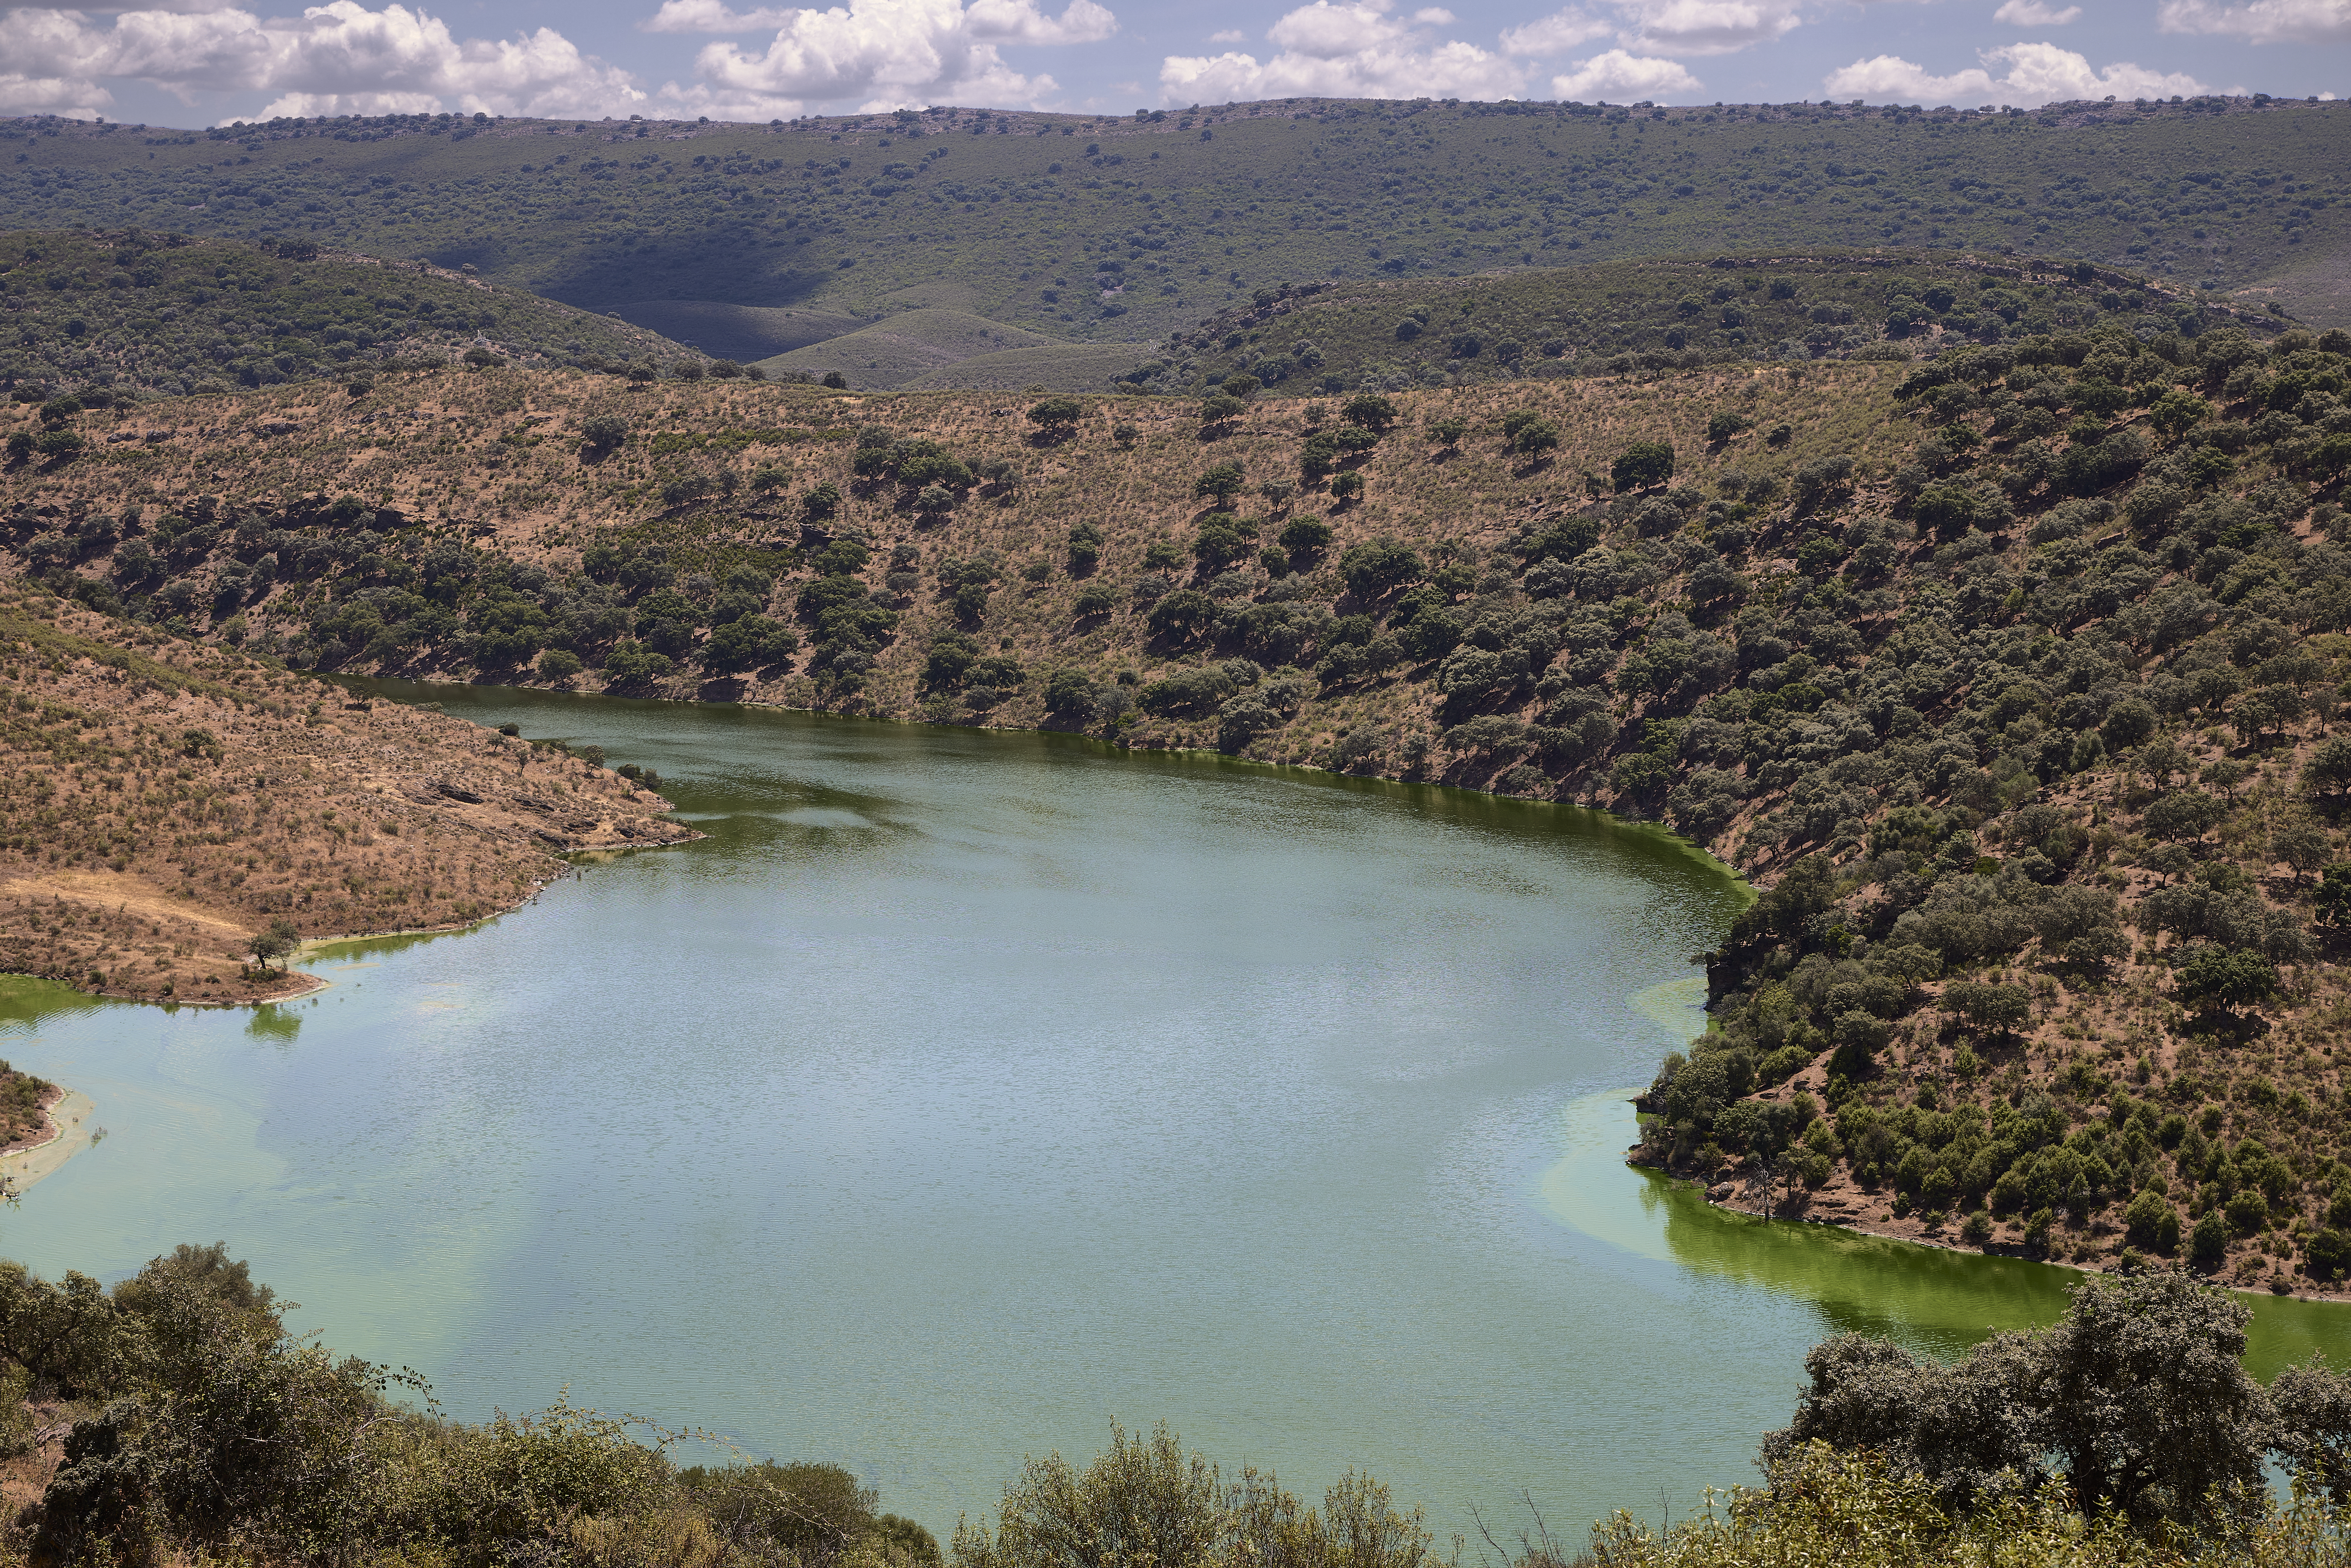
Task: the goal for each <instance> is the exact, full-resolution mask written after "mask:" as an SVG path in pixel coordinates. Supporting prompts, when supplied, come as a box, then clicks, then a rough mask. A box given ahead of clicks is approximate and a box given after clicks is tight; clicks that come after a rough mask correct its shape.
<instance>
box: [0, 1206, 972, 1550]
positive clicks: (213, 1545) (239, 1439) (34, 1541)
mask: <svg viewBox="0 0 2351 1568" xmlns="http://www.w3.org/2000/svg"><path fill="white" fill-rule="evenodd" d="M0 1364H5V1372H0V1401H5V1409H0V1450H5V1452H0V1463H5V1465H6V1466H7V1468H8V1469H10V1470H11V1471H13V1472H14V1474H13V1475H12V1476H11V1479H12V1480H13V1481H16V1482H17V1483H18V1484H20V1485H21V1484H22V1483H24V1482H26V1481H30V1482H32V1483H33V1486H32V1490H34V1491H35V1493H36V1495H37V1502H35V1503H33V1504H32V1506H30V1507H29V1508H27V1509H26V1511H24V1512H23V1513H22V1514H21V1515H19V1516H18V1517H16V1518H15V1519H13V1520H11V1521H8V1522H7V1523H6V1524H5V1526H0V1530H4V1531H5V1537H0V1557H5V1558H6V1559H8V1560H11V1561H14V1562H17V1563H23V1562H26V1561H28V1560H29V1561H31V1562H36V1563H42V1562H47V1563H59V1562H78V1563H144V1562H159V1561H175V1560H176V1561H185V1560H187V1558H188V1555H189V1554H193V1555H194V1556H196V1557H198V1558H200V1559H203V1560H210V1561H218V1560H223V1559H241V1560H245V1561H259V1562H273V1563H310V1562H318V1563H351V1562H371V1563H393V1562H398V1563H419V1562H424V1563H445V1564H451V1565H453V1568H454V1565H458V1564H473V1563H512V1562H515V1561H518V1560H528V1561H538V1562H548V1563H582V1564H596V1565H613V1568H617V1565H621V1564H653V1563H664V1564H674V1565H676V1568H688V1565H707V1564H715V1563H768V1564H801V1565H806V1568H935V1565H936V1564H937V1563H938V1561H939V1551H938V1545H937V1542H935V1540H934V1539H933V1538H932V1537H931V1535H930V1534H929V1532H928V1531H925V1530H924V1529H923V1528H922V1527H921V1526H919V1525H916V1524H914V1523H912V1522H911V1521H906V1520H903V1519H899V1518H897V1517H895V1516H893V1515H890V1514H886V1513H883V1512H880V1511H879V1508H878V1504H879V1500H878V1498H877V1497H876V1496H875V1494H874V1493H873V1492H872V1490H870V1489H868V1488H864V1487H862V1486H860V1485H859V1484H858V1483H857V1481H856V1480H855V1479H854V1478H852V1476H850V1475H849V1474H848V1473H847V1472H846V1471H844V1470H842V1469H840V1468H839V1467H838V1466H835V1465H828V1464H810V1463H794V1464H777V1463H773V1462H758V1463H751V1462H742V1461H737V1462H734V1463H728V1464H723V1465H719V1466H716V1467H713V1466H707V1465H705V1466H695V1467H681V1466H679V1465H676V1464H674V1463H673V1462H672V1460H671V1458H670V1457H669V1454H670V1450H671V1449H673V1448H674V1447H675V1446H676V1444H677V1443H678V1442H679V1441H681V1440H682V1439H684V1438H686V1437H689V1436H690V1435H689V1434H687V1433H684V1432H672V1431H665V1430H663V1429H661V1428H659V1427H653V1426H651V1425H649V1424H647V1423H645V1422H642V1421H638V1420H634V1419H632V1418H628V1417H620V1416H607V1415H603V1414H601V1413H599V1412H596V1411H593V1410H584V1409H580V1408H576V1407H574V1406H571V1405H569V1403H567V1402H565V1401H562V1400H559V1401H558V1402H557V1403H556V1404H555V1405H554V1406H552V1407H551V1408H549V1409H547V1410H545V1411H541V1412H539V1413H538V1414H535V1415H529V1416H507V1415H503V1414H501V1415H498V1416H494V1417H493V1418H492V1419H490V1420H489V1421H486V1422H484V1423H481V1424H480V1425H468V1424H465V1423H461V1422H456V1421H452V1420H448V1419H446V1418H444V1417H443V1416H440V1415H439V1414H438V1413H437V1412H436V1411H435V1410H434V1406H433V1404H432V1401H431V1394H430V1390H429V1388H427V1387H426V1385H424V1383H423V1380H422V1379H421V1378H419V1377H418V1376H417V1375H415V1374H414V1373H412V1372H406V1371H401V1372H395V1371H393V1370H392V1369H391V1368H389V1367H384V1366H377V1365H373V1364H369V1363H367V1362H363V1361H360V1360H358V1359H356V1358H353V1357H343V1358H338V1357H336V1356H335V1355H333V1354H331V1353H330V1352H329V1351H328V1350H327V1349H326V1348H324V1347H323V1346H321V1345H319V1343H317V1342H316V1341H315V1339H311V1338H308V1337H300V1336H297V1335H295V1334H293V1333H289V1332H288V1331H287V1327H286V1325H285V1322H284V1319H283V1315H282V1307H281V1305H280V1303H279V1302H278V1301H277V1300H276V1298H275V1297H274V1296H273V1294H272V1293H271V1291H269V1289H268V1288H267V1287H266V1286H264V1285H261V1284H259V1283H257V1282H256V1281H254V1280H253V1279H252V1278H251V1275H250V1272H249V1271H248V1270H247V1269H246V1265H245V1264H243V1263H241V1262H235V1261H232V1260H230V1258H229V1256H228V1253H227V1250H226V1249H225V1247H223V1246H218V1245H215V1246H211V1247H189V1246H182V1247H180V1248H178V1249H175V1250H174V1251H172V1253H171V1254H169V1255H168V1256H165V1257H161V1258H157V1259H155V1260H153V1261H152V1262H151V1263H149V1264H148V1265H147V1267H146V1268H144V1269H142V1270H140V1271H139V1272H138V1273H137V1274H136V1275H134V1276H133V1277H131V1279H129V1280H126V1281H123V1282H122V1283H120V1284H119V1285H117V1286H115V1287H114V1288H113V1289H112V1290H107V1289H106V1288H104V1287H102V1286H101V1285H99V1282H98V1281H95V1280H91V1279H89V1277H87V1276H85V1275H81V1274H68V1275H67V1276H66V1279H65V1280H64V1281H63V1282H62V1283H57V1284H52V1283H50V1282H48V1281H43V1280H40V1279H38V1278H36V1277H35V1276H33V1275H31V1274H29V1273H27V1272H26V1270H24V1268H23V1267H22V1266H21V1265H17V1264H13V1263H11V1264H0ZM60 1439H62V1440H61V1441H60Z"/></svg>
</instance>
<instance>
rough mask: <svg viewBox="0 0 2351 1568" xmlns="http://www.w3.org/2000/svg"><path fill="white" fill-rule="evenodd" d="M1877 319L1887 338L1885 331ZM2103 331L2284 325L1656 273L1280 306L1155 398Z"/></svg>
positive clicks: (1974, 269) (1457, 282)
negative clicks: (1179, 391) (1245, 379)
mask: <svg viewBox="0 0 2351 1568" xmlns="http://www.w3.org/2000/svg"><path fill="white" fill-rule="evenodd" d="M1889 315H1891V316H1892V318H1893V322H1894V325H1893V327H1892V328H1889V325H1888V318H1889ZM2099 321H2107V322H2110V323H2112V324H2114V325H2117V326H2121V327H2124V328H2126V329H2130V330H2133V331H2137V330H2139V329H2145V330H2146V331H2147V333H2150V334H2154V333H2162V332H2171V331H2176V330H2178V329H2179V327H2180V325H2181V323H2182V322H2183V321H2187V322H2189V323H2193V324H2195V325H2196V326H2199V327H2201V326H2204V325H2220V324H2224V323H2231V322H2233V323H2236V324H2240V325H2244V326H2247V327H2248V328H2249V329H2252V330H2253V331H2255V332H2259V333H2263V334H2266V333H2269V332H2273V331H2275V330H2276V329H2278V328H2279V327H2280V326H2282V325H2283V322H2281V321H2279V320H2278V319H2276V318H2274V317H2273V316H2271V315H2269V314H2268V312H2267V311H2265V310H2262V309H2259V308H2251V309H2242V310H2240V309H2237V308H2232V307H2230V306H2227V305H2222V304H2218V303H2215V302H2212V301H2210V300H2205V301H2201V302H2199V301H2198V300H2197V299H2196V298H2194V297H2193V296H2192V295H2189V294H2186V293H2183V292H2180V291H2177V290H2174V289H2172V288H2170V287H2167V286H2166V285H2164V284H2163V283H2161V282H2159V281H2155V280H2150V279H2148V278H2146V277H2143V276H2140V275H2135V274H2124V273H2117V272H2112V271H2108V270H2105V269H2103V268H2093V269H2091V276H2089V277H2086V278H2085V277H2079V276H2078V275H2077V274H2076V272H2075V271H2074V268H2073V267H2071V266H2070V265H2064V264H2059V263H2055V262H2051V261H2047V260H2043V259H2035V258H2030V257H2020V258H2016V259H2010V258H2006V257H2000V256H1993V257H1989V258H1982V259H1977V258H1972V257H1961V256H1950V255H1947V254H1938V253H1934V252H1910V251H1897V250H1878V251H1873V252H1855V253H1849V254H1844V255H1836V254H1828V253H1820V252H1815V253H1812V254H1808V255H1800V256H1765V255H1742V256H1696V257H1685V256H1676V257H1660V258H1656V259H1652V260H1648V261H1641V262H1604V263H1598V264H1594V265H1592V266H1588V267H1558V268H1534V269H1526V270H1520V271H1516V272H1508V273H1501V274H1498V275H1495V276H1491V277H1476V278H1447V279H1437V278H1419V279H1413V280H1410V281H1401V282H1390V281H1365V282H1351V283H1341V284H1333V285H1326V286H1324V287H1322V289H1321V290H1320V291H1319V292H1314V293H1308V292H1306V291H1305V290H1303V289H1301V290H1292V291H1287V292H1285V293H1284V294H1283V295H1282V296H1281V297H1280V298H1270V299H1267V300H1265V301H1264V302H1263V303H1255V302H1253V303H1252V304H1250V305H1249V306H1247V307H1242V308H1235V309H1232V310H1228V311H1224V312H1221V313H1219V314H1218V315H1217V316H1215V317H1212V318H1210V319H1208V320H1207V321H1205V322H1202V323H1201V324H1200V325H1199V326H1198V327H1196V328H1195V329H1192V330H1190V331H1188V332H1178V333H1175V334H1171V336H1170V337H1169V339H1168V340H1167V342H1166V343H1165V344H1164V345H1162V346H1161V349H1162V352H1163V353H1164V354H1165V358H1164V359H1163V360H1161V361H1158V363H1160V364H1162V365H1165V375H1164V376H1158V377H1155V380H1162V381H1175V382H1186V381H1194V380H1197V381H1221V380H1222V379H1223V378H1224V377H1225V376H1227V375H1230V374H1233V373H1235V372H1238V371H1247V372H1249V373H1251V374H1254V375H1255V376H1256V377H1257V378H1258V379H1259V381H1261V382H1266V383H1267V384H1269V385H1271V386H1275V387H1278V388H1279V389H1280V391H1282V392H1300V391H1302V390H1304V389H1307V388H1311V387H1313V386H1316V385H1318V384H1323V383H1325V382H1328V383H1329V384H1332V385H1335V386H1347V387H1354V386H1367V387H1385V388H1389V389H1392V390H1400V389H1402V388H1404V387H1407V386H1412V385H1416V384H1420V385H1442V384H1445V383H1446V382H1458V381H1464V380H1468V381H1491V380H1510V379H1513V378H1524V377H1541V376H1549V375H1591V374H1593V373H1595V372H1599V371H1603V370H1604V369H1605V368H1606V367H1607V366H1608V365H1609V363H1610V361H1613V360H1614V358H1615V356H1617V355H1619V354H1625V353H1635V354H1642V355H1647V356H1650V357H1651V359H1652V360H1653V361H1655V360H1656V356H1659V355H1673V354H1677V353H1678V354H1679V355H1680V356H1681V357H1682V358H1683V359H1684V360H1687V359H1689V358H1691V357H1693V356H1695V357H1697V358H1698V359H1706V358H1713V359H1728V358H1733V357H1736V358H1743V359H1757V358H1762V359H1772V358H1777V359H1785V360H1795V361H1802V360H1806V359H1844V358H1849V357H1852V356H1854V355H1855V354H1860V355H1863V356H1868V355H1872V354H1884V355H1886V356H1888V357H1893V358H1907V357H1909V356H1911V355H1912V354H1914V353H1922V352H1928V353H1931V352H1933V351H1936V350H1939V349H1942V348H1946V347H1950V346H1953V345H1955V344H1957V343H1959V342H1961V341H1964V340H1970V339H1978V338H1980V339H1987V340H1992V341H1998V340H2001V339H2002V338H2009V339H2019V338H2024V337H2029V336H2032V334H2034V333H2036V332H2040V333H2045V332H2049V331H2051V330H2054V329H2068V328H2081V327H2086V326H2090V325H2093V324H2095V323H2096V322H2099Z"/></svg>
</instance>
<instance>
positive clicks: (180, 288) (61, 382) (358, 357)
mask: <svg viewBox="0 0 2351 1568" xmlns="http://www.w3.org/2000/svg"><path fill="white" fill-rule="evenodd" d="M0 308H5V310H6V311H7V312H8V315H9V320H10V323H11V326H12V329H13V330H14V334H15V335H14V339H13V340H12V341H11V342H10V343H9V344H8V345H6V346H5V347H0V385H5V386H6V387H9V388H13V389H19V390H26V391H32V392H40V393H42V394H44V395H46V394H47V392H53V391H57V390H62V389H66V388H75V389H83V390H97V391H100V392H109V393H126V394H138V393H143V392H161V393H164V394H178V393H183V392H203V391H224V390H226V389H227V388H229V387H232V386H237V385H244V386H274V385H277V383H279V382H293V381H308V380H318V379H322V378H335V377H342V378H350V377H351V376H355V375H361V374H364V373H366V372H367V371H369V370H370V369H371V367H372V366H375V365H377V364H381V363H382V362H384V361H387V360H394V361H396V360H400V359H403V358H406V359H427V360H432V361H441V360H444V359H452V358H457V357H460V356H463V355H465V354H466V353H468V352H473V351H475V350H481V351H484V352H488V353H493V354H496V355H498V356H500V357H501V358H512V359H519V360H525V361H536V362H541V363H545V362H551V361H564V362H569V361H577V360H582V359H585V360H588V361H591V362H601V361H605V360H611V361H638V360H653V359H660V360H663V361H672V360H674V359H676V358H679V357H681V356H682V355H684V350H682V349H681V348H680V347H679V346H678V345H676V344H674V343H672V342H670V341H669V340H666V339H664V338H662V337H660V336H659V335H657V334H655V333H653V332H648V331H645V330H643V329H641V328H635V327H632V326H630V325H629V324H628V323H626V322H624V321H618V320H614V319H610V318H607V317H602V316H598V315H593V314H591V313H590V312H587V311H583V310H580V309H577V308H573V307H571V306H568V305H559V304H556V303H555V302H553V301H552V300H547V299H540V298H536V297H535V296H532V295H529V294H526V293H524V292H522V291H520V290H518V289H515V288H511V287H493V286H492V285H490V284H488V283H486V282H484V281H482V280H480V279H479V278H474V277H466V276H465V275H463V274H460V273H453V272H449V271H446V270H444V269H443V268H440V267H431V266H424V265H419V264H415V263H407V264H395V263H388V262H385V261H382V260H381V259H379V258H378V257H375V256H360V255H349V254H346V255H336V254H333V253H329V252H320V251H319V250H318V248H317V247H316V246H313V245H311V244H310V243H309V242H308V241H300V242H296V241H287V242H284V243H279V242H277V241H266V242H264V243H263V244H262V245H260V246H251V245H246V244H242V243H239V242H235V241H230V240H216V239H202V240H192V239H190V238H189V237H188V236H187V235H183V234H178V233H158V232H153V231H147V230H139V229H109V230H90V231H79V232H77V231H67V230H57V229H50V230H43V231H39V232H36V233H29V234H13V235H0ZM35 401H39V399H38V398H36V399H35Z"/></svg>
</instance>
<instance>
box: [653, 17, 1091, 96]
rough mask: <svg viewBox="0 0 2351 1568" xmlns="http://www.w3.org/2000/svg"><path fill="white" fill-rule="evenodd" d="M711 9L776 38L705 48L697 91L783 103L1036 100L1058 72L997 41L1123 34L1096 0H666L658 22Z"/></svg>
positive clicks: (668, 26)
mask: <svg viewBox="0 0 2351 1568" xmlns="http://www.w3.org/2000/svg"><path fill="white" fill-rule="evenodd" d="M704 8H706V10H707V12H708V13H710V14H712V15H714V16H718V17H720V18H722V19H725V18H732V19H733V20H735V21H740V20H742V19H743V17H744V16H756V17H758V18H760V23H759V25H760V26H763V27H764V26H770V25H772V26H776V27H777V33H776V36H775V37H774V39H773V40H772V41H770V42H769V43H768V47H767V48H766V49H765V50H764V51H762V52H760V53H757V54H753V53H747V52H746V51H744V50H742V49H738V48H737V47H735V46H734V45H732V44H711V45H709V46H707V47H705V48H704V49H703V51H702V53H701V55H700V56H699V57H697V58H696V60H695V70H696V72H697V73H698V74H699V75H700V76H701V77H702V78H703V81H704V85H703V86H702V87H701V88H698V89H695V91H696V92H700V93H704V94H707V95H716V98H719V99H729V98H733V99H758V100H759V101H762V102H771V103H778V104H780V103H782V102H785V101H787V100H790V101H795V102H797V101H799V100H814V101H820V102H822V101H829V100H837V99H850V98H855V99H862V100H863V103H862V107H863V108H864V109H866V110H880V109H898V108H920V107H922V106H924V105H926V104H932V103H945V102H963V103H990V104H1004V103H1029V104H1033V103H1036V102H1038V101H1039V100H1040V99H1043V98H1045V97H1047V96H1049V95H1050V94H1051V93H1052V92H1053V90H1054V86H1055V84H1054V81H1053V78H1051V77H1050V76H1042V75H1040V76H1034V77H1030V76H1023V75H1022V74H1020V73H1019V71H1016V70H1014V69H1013V68H1011V67H1010V66H1008V65H1007V64H1006V63H1005V62H1004V60H1003V58H1002V57H1000V56H998V53H997V46H998V44H1083V43H1094V42H1097V41H1099V40H1101V39H1103V38H1106V37H1110V36H1111V35H1112V34H1113V32H1115V31H1117V29H1118V19H1117V18H1116V17H1115V16H1113V15H1112V14H1111V13H1110V12H1109V11H1108V10H1106V9H1105V8H1103V7H1102V5H1097V4H1095V0H1070V4H1069V6H1068V8H1067V9H1065V10H1064V11H1063V12H1062V13H1061V16H1046V15H1045V14H1044V13H1043V12H1041V11H1040V10H1039V9H1038V7H1037V5H1036V3H1035V0H973V4H972V5H971V6H970V8H969V9H968V10H967V9H966V8H965V7H964V6H963V5H962V4H961V3H960V0H851V5H850V6H849V8H848V9H846V10H844V9H842V8H841V7H840V6H838V5H836V6H834V7H832V8H831V10H827V11H811V10H792V11H764V10H763V11H758V12H752V13H746V14H743V15H742V16H737V14H735V13H731V12H727V11H726V7H725V6H724V5H723V4H722V3H720V0H666V3H665V4H664V5H663V6H662V9H661V11H660V13H659V14H657V15H656V16H655V17H654V19H653V22H652V23H650V24H648V25H649V26H654V27H659V28H663V29H664V30H672V31H685V30H688V24H689V21H690V19H691V18H693V17H695V16H701V15H703V14H704ZM710 30H714V31H716V30H718V29H717V28H716V27H714V28H712V29H710ZM726 30H728V31H737V30H743V29H739V28H737V27H734V26H729V27H727V28H726Z"/></svg>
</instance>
